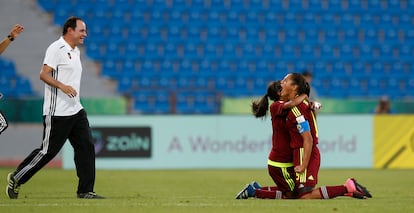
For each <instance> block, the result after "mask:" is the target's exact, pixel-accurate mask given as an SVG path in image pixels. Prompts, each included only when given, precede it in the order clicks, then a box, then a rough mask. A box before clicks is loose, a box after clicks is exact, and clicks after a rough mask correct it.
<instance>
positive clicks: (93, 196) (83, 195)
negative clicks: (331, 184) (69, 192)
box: [78, 192, 105, 199]
mask: <svg viewBox="0 0 414 213" xmlns="http://www.w3.org/2000/svg"><path fill="white" fill-rule="evenodd" d="M78 198H82V199H104V198H105V197H102V196H100V195H97V194H96V193H95V192H87V193H78Z"/></svg>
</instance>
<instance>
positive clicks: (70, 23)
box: [62, 16, 82, 35]
mask: <svg viewBox="0 0 414 213" xmlns="http://www.w3.org/2000/svg"><path fill="white" fill-rule="evenodd" d="M78 20H81V21H82V19H81V18H79V17H75V16H71V17H69V18H68V19H66V21H65V24H63V32H62V35H66V33H67V32H68V29H69V28H72V29H76V21H78Z"/></svg>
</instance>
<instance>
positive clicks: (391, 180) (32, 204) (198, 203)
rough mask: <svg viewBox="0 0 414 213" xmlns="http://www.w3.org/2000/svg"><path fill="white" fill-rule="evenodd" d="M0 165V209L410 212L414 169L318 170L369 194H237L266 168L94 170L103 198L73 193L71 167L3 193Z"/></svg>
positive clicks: (324, 177)
mask: <svg viewBox="0 0 414 213" xmlns="http://www.w3.org/2000/svg"><path fill="white" fill-rule="evenodd" d="M12 170H13V168H0V178H1V180H2V183H3V184H1V187H2V190H3V193H1V196H0V212H1V213H12V212H25V213H26V212H42V213H45V212H59V213H64V212H71V213H74V212H76V213H78V212H94V213H97V212H112V213H122V212H145V213H146V212H172V213H174V212H177V213H178V212H180V213H181V212H209V213H213V212H249V213H251V212H289V213H294V212H306V213H311V212H364V213H367V212H375V213H381V212H414V203H413V201H414V191H413V178H414V170H326V169H325V170H321V171H320V178H319V180H320V181H319V182H320V183H319V185H338V184H342V183H344V181H345V180H346V178H347V177H355V178H356V179H357V180H358V181H359V182H360V183H362V184H364V185H365V186H366V187H367V188H368V189H369V190H370V191H371V193H372V194H373V196H374V197H373V198H372V199H368V200H357V199H353V198H349V197H341V198H335V199H331V200H260V199H248V200H235V199H234V196H235V194H236V193H237V192H239V191H240V190H241V189H242V187H243V186H244V185H245V184H246V183H249V182H251V181H252V180H256V181H258V182H260V183H261V184H262V185H269V184H271V183H272V181H271V179H270V178H269V177H268V175H267V171H266V170H153V171H147V170H145V171H140V170H134V171H125V170H121V171H118V170H98V171H97V179H96V185H95V190H96V191H97V193H98V194H101V195H104V196H106V197H107V199H104V200H80V199H77V198H75V190H76V186H77V177H76V174H75V171H72V170H60V169H43V170H41V171H40V172H39V173H38V174H36V175H35V176H34V177H33V178H32V179H31V180H30V181H29V182H28V183H26V184H25V185H22V188H21V191H20V195H19V199H18V200H9V199H8V198H7V197H6V195H5V187H6V184H7V183H6V175H7V173H8V172H10V171H12Z"/></svg>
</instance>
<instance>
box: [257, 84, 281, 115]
mask: <svg viewBox="0 0 414 213" xmlns="http://www.w3.org/2000/svg"><path fill="white" fill-rule="evenodd" d="M281 89H282V87H281V86H280V81H273V82H271V83H269V85H268V86H267V92H266V95H264V96H263V97H262V98H261V99H260V100H255V101H252V106H251V107H252V113H253V115H254V116H255V117H256V118H260V117H264V116H266V114H267V110H269V99H270V100H272V101H277V100H279V99H280V96H279V92H280V91H281Z"/></svg>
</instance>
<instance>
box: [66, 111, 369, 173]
mask: <svg viewBox="0 0 414 213" xmlns="http://www.w3.org/2000/svg"><path fill="white" fill-rule="evenodd" d="M90 123H91V125H92V127H93V129H94V131H93V135H94V137H95V140H96V153H97V160H96V163H97V168H98V169H195V168H197V169H198V168H218V169H227V168H265V167H266V163H267V155H268V152H269V150H270V147H271V135H272V130H271V124H270V119H269V118H267V119H264V120H261V119H255V118H254V117H252V116H247V115H237V116H236V115H234V116H230V115H220V116H202V115H200V116H161V115H160V116H90ZM318 126H319V132H320V135H319V139H320V141H319V148H320V149H321V153H322V165H321V167H322V168H373V165H374V162H373V150H374V147H373V144H374V143H373V139H374V138H373V129H374V128H373V127H374V116H372V115H320V116H319V117H318ZM63 167H64V168H65V169H74V164H73V150H72V148H71V147H70V145H69V143H66V145H65V147H64V150H63Z"/></svg>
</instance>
